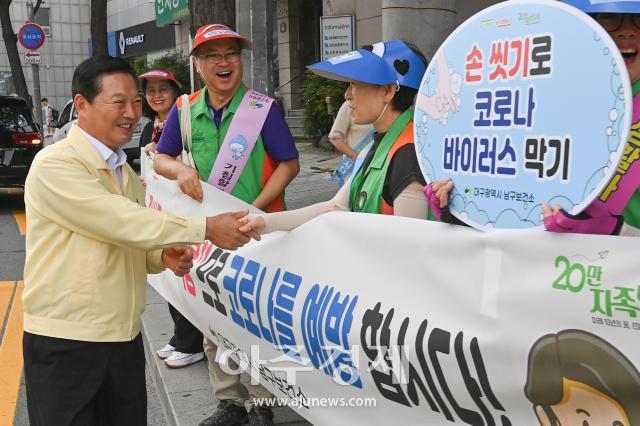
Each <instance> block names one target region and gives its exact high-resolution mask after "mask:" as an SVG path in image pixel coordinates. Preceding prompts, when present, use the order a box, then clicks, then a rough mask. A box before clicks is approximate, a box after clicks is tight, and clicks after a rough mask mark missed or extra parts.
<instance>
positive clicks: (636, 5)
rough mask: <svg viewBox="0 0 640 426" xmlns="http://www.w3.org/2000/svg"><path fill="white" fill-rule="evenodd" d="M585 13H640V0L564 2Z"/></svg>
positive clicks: (566, 0) (573, 0) (567, 0)
mask: <svg viewBox="0 0 640 426" xmlns="http://www.w3.org/2000/svg"><path fill="white" fill-rule="evenodd" d="M562 2H563V3H566V4H570V5H571V6H573V7H575V8H578V9H580V10H582V11H583V12H585V13H640V0H620V1H615V0H562Z"/></svg>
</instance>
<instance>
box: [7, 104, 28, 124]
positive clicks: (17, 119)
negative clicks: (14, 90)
mask: <svg viewBox="0 0 640 426" xmlns="http://www.w3.org/2000/svg"><path fill="white" fill-rule="evenodd" d="M29 115H30V114H29V110H28V109H27V105H26V104H24V103H22V102H7V103H3V104H1V105H0V126H2V127H12V128H13V127H26V126H28V125H29Z"/></svg>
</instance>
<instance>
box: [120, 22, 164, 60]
mask: <svg viewBox="0 0 640 426" xmlns="http://www.w3.org/2000/svg"><path fill="white" fill-rule="evenodd" d="M175 46H176V36H175V30H174V28H173V26H171V25H167V26H165V27H157V26H156V21H149V22H145V23H143V24H138V25H134V26H132V27H129V28H124V29H122V30H118V31H113V32H111V33H109V54H110V55H112V56H117V57H119V58H140V57H145V59H146V61H147V62H151V61H153V59H155V58H157V57H160V56H163V55H165V54H168V53H172V52H174V51H175Z"/></svg>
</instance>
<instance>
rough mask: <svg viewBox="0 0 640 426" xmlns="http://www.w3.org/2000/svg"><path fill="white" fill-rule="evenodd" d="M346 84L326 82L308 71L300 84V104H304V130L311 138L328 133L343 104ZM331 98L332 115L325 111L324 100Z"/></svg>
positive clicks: (332, 81)
mask: <svg viewBox="0 0 640 426" xmlns="http://www.w3.org/2000/svg"><path fill="white" fill-rule="evenodd" d="M345 90H347V84H346V83H343V82H341V81H334V80H327V79H326V78H323V77H320V76H318V75H315V74H313V73H311V72H309V71H307V72H306V73H305V79H304V82H303V83H302V102H303V104H304V130H305V133H306V134H308V135H311V136H322V135H326V134H327V133H329V131H330V130H331V126H332V125H333V120H334V118H335V114H337V113H338V109H340V106H341V105H342V103H343V102H344V92H345ZM327 97H330V98H331V102H330V105H331V108H332V110H333V114H329V112H328V111H327V104H326V98H327Z"/></svg>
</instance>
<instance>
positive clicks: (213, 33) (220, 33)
mask: <svg viewBox="0 0 640 426" xmlns="http://www.w3.org/2000/svg"><path fill="white" fill-rule="evenodd" d="M221 38H235V39H237V40H238V42H239V43H240V49H247V50H253V42H252V41H251V40H249V39H248V38H246V37H243V36H241V35H240V34H238V33H237V32H235V31H233V30H232V29H231V28H229V27H226V26H224V25H221V24H208V25H203V26H202V27H200V28H198V31H196V37H195V38H194V39H193V47H192V48H191V53H190V54H191V55H193V51H194V50H196V48H197V47H198V46H200V45H201V44H203V43H206V42H208V41H211V40H218V39H221Z"/></svg>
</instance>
